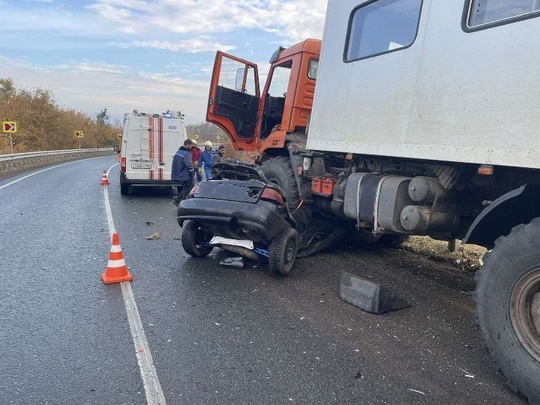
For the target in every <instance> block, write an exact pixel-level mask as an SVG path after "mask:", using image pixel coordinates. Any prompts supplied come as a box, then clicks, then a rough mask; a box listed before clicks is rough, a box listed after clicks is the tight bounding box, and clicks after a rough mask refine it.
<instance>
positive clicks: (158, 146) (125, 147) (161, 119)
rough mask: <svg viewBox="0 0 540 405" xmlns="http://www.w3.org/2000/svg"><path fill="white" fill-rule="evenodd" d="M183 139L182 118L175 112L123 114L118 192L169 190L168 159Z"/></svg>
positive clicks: (169, 171)
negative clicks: (151, 188) (143, 188)
mask: <svg viewBox="0 0 540 405" xmlns="http://www.w3.org/2000/svg"><path fill="white" fill-rule="evenodd" d="M186 138H187V132H186V127H185V125H184V115H183V114H182V113H180V112H177V111H173V112H171V111H167V112H165V113H162V114H147V113H143V112H139V111H137V110H134V111H133V113H126V114H124V131H123V133H122V143H121V145H122V146H121V148H120V192H121V194H123V195H125V194H128V193H129V189H130V187H131V186H132V185H135V186H169V185H173V182H172V181H171V168H172V159H173V156H174V154H175V153H176V151H177V150H178V148H179V147H180V146H182V145H183V144H184V141H185V140H186Z"/></svg>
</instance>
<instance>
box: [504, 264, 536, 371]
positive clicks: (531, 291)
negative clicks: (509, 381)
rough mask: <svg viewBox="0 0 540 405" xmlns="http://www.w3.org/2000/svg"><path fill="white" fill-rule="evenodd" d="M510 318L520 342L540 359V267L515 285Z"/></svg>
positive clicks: (533, 269)
mask: <svg viewBox="0 0 540 405" xmlns="http://www.w3.org/2000/svg"><path fill="white" fill-rule="evenodd" d="M510 320H511V322H512V326H513V328H514V332H515V333H516V336H517V338H518V340H519V342H520V343H521V344H522V345H523V347H524V348H525V349H526V350H527V351H528V352H529V354H530V355H531V356H533V357H534V358H535V359H536V361H540V268H538V267H534V268H532V269H531V270H530V271H528V272H527V273H526V274H525V275H524V276H523V277H522V278H521V279H520V280H519V281H518V282H517V284H516V285H515V287H514V289H513V291H512V295H511V297H510Z"/></svg>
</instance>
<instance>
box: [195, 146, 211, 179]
mask: <svg viewBox="0 0 540 405" xmlns="http://www.w3.org/2000/svg"><path fill="white" fill-rule="evenodd" d="M213 155H214V152H213V151H212V142H210V141H206V142H205V143H204V150H203V151H202V153H201V157H200V158H199V167H203V168H204V177H205V179H206V180H210V179H211V178H212V156H213Z"/></svg>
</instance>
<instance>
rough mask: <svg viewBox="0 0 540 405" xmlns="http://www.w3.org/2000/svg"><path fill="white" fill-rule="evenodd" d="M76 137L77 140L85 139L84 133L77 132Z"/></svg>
mask: <svg viewBox="0 0 540 405" xmlns="http://www.w3.org/2000/svg"><path fill="white" fill-rule="evenodd" d="M75 136H76V137H77V138H83V137H84V134H83V131H75Z"/></svg>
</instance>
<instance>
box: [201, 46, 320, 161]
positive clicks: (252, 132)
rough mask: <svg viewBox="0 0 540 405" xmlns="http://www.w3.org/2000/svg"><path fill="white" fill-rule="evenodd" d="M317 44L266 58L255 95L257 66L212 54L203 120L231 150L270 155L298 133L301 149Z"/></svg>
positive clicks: (311, 94)
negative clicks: (228, 142) (220, 133)
mask: <svg viewBox="0 0 540 405" xmlns="http://www.w3.org/2000/svg"><path fill="white" fill-rule="evenodd" d="M320 51H321V41H320V40H317V39H307V40H305V41H303V42H300V43H299V44H296V45H293V46H291V47H289V48H287V49H285V48H282V47H280V48H279V49H278V50H277V51H276V52H275V53H274V55H273V56H272V58H271V59H270V71H269V72H268V76H267V79H266V84H265V86H264V89H263V91H262V93H261V91H260V87H259V72H258V68H257V65H256V64H254V63H252V62H249V61H246V60H243V59H240V58H237V57H235V56H232V55H228V54H226V53H223V52H219V51H218V52H217V54H216V60H215V63H214V71H213V73H212V82H211V85H210V94H209V100H208V109H207V115H206V120H207V121H208V122H212V123H214V124H216V125H217V126H219V127H220V128H221V129H222V130H223V131H224V132H225V133H226V134H227V136H228V137H229V138H230V140H231V141H232V143H233V146H234V148H235V149H236V150H241V151H247V152H257V153H259V154H260V155H264V154H266V153H271V149H281V150H282V149H283V148H284V146H285V141H286V139H287V137H288V136H289V137H291V136H292V134H300V137H296V138H300V139H301V141H303V145H304V146H305V129H306V127H307V125H308V121H309V117H310V114H311V108H312V105H313V96H314V93H315V80H316V77H317V70H318V65H319V55H320Z"/></svg>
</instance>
